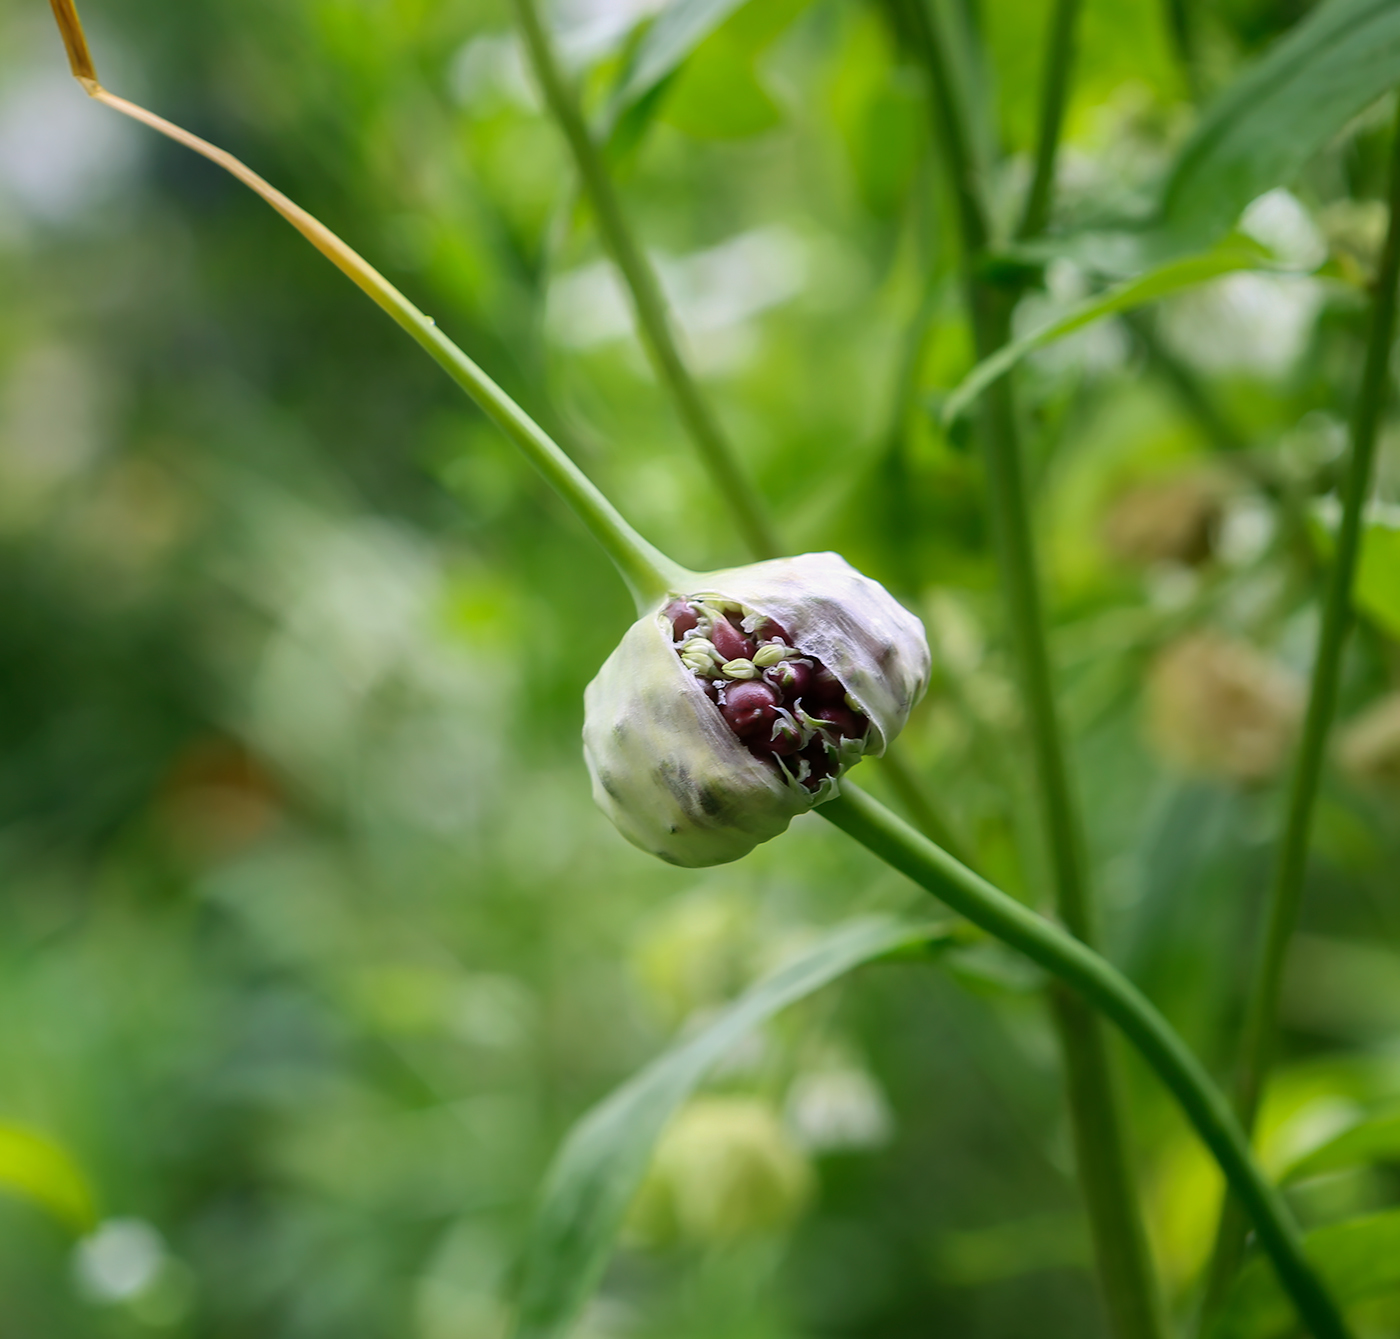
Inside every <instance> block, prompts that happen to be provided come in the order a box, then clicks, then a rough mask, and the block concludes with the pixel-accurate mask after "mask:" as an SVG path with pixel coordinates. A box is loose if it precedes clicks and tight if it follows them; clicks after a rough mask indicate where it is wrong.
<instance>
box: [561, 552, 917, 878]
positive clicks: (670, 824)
mask: <svg viewBox="0 0 1400 1339" xmlns="http://www.w3.org/2000/svg"><path fill="white" fill-rule="evenodd" d="M928 674H929V653H928V644H927V642H926V641H925V638H924V632H923V627H922V625H921V624H920V623H919V621H918V619H916V618H915V617H914V616H913V615H912V614H910V613H908V612H907V611H906V610H905V609H903V608H902V607H901V606H900V605H899V604H898V603H897V602H896V601H895V600H894V599H893V598H892V597H891V596H890V595H889V593H888V592H887V591H886V590H885V589H884V588H883V587H882V586H880V585H879V584H878V583H876V582H874V581H871V580H870V579H869V578H868V577H864V576H862V575H861V574H860V573H859V572H857V571H856V570H855V569H854V568H852V567H851V566H850V565H849V564H848V563H847V562H846V561H845V560H844V559H843V558H841V557H839V556H838V555H836V554H834V553H813V554H804V555H802V556H801V557H797V558H779V559H774V560H772V561H771V562H763V563H754V564H752V565H750V566H747V567H739V568H731V569H728V570H725V571H720V572H710V573H706V574H704V575H702V576H698V577H697V578H696V580H695V586H694V588H693V589H691V590H688V591H681V592H675V593H673V594H672V595H671V596H670V597H669V598H667V599H666V600H664V601H662V602H661V603H660V604H659V606H658V607H657V609H655V610H654V611H652V612H649V613H647V614H645V615H644V616H643V617H642V618H640V619H639V620H638V621H637V622H636V623H635V624H633V625H632V627H631V628H630V629H629V630H628V632H627V634H626V636H625V637H624V638H623V640H622V643H621V645H620V646H619V647H618V648H617V650H616V651H615V652H614V653H613V654H612V655H611V656H610V657H609V658H608V660H607V662H606V663H605V664H604V665H603V667H602V669H601V670H600V671H599V673H598V677H597V678H596V679H595V680H594V681H593V683H591V684H590V685H589V687H588V691H587V693H586V695H585V708H586V710H585V720H584V756H585V758H586V760H587V762H588V766H589V770H590V772H591V773H592V776H593V793H594V797H595V798H596V799H597V801H598V804H599V805H600V807H601V808H602V809H603V811H604V812H605V813H606V814H607V815H608V817H609V818H611V819H612V821H613V822H614V823H615V824H616V825H617V827H618V829H619V831H621V832H622V834H623V835H624V836H625V837H627V838H628V840H629V841H632V842H634V843H635V844H636V845H638V846H640V847H642V849H643V850H647V851H650V852H652V853H653V854H655V855H658V856H660V857H661V858H662V859H663V860H668V861H670V862H671V863H673V864H677V865H687V866H701V865H717V864H723V863H724V862H726V861H729V860H737V859H738V858H739V857H740V856H742V855H745V854H747V853H748V852H749V851H750V850H752V849H753V848H754V847H755V846H757V845H758V844H759V843H760V842H763V841H767V840H768V839H769V838H770V837H776V836H777V835H778V834H779V833H780V832H782V831H784V830H785V829H786V827H787V825H788V824H789V823H790V822H791V821H792V819H793V817H794V816H795V815H797V814H800V813H804V812H805V811H806V810H808V809H810V808H812V807H813V805H816V804H820V803H821V802H822V801H824V800H827V799H830V798H832V797H833V796H834V795H836V794H837V793H838V791H839V785H840V778H841V777H842V775H844V773H845V772H846V771H847V770H849V768H850V767H852V766H853V765H854V764H855V763H856V762H858V761H859V760H860V758H861V757H863V756H865V755H866V754H880V753H883V752H884V749H885V746H886V744H887V743H888V742H889V740H891V739H892V738H893V737H894V736H895V735H896V734H897V733H898V732H899V730H900V729H901V728H902V726H903V725H904V722H905V720H906V719H907V717H908V714H909V711H910V709H911V708H912V707H913V705H914V703H915V702H917V701H918V700H919V698H920V697H921V696H922V694H923V691H924V688H925V686H926V685H927V682H928Z"/></svg>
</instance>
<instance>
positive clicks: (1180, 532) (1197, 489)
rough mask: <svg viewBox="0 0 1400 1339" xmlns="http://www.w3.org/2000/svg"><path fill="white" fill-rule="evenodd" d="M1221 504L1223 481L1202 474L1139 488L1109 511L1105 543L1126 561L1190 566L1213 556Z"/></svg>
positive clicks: (1182, 476)
mask: <svg viewBox="0 0 1400 1339" xmlns="http://www.w3.org/2000/svg"><path fill="white" fill-rule="evenodd" d="M1224 502H1225V487H1224V483H1223V481H1222V480H1221V479H1220V478H1218V477H1217V476H1216V475H1213V474H1208V473H1206V472H1204V471H1200V472H1197V473H1193V474H1182V475H1178V476H1177V477H1175V478H1171V479H1160V480H1157V481H1155V482H1152V483H1144V484H1139V485H1138V486H1136V487H1134V488H1130V489H1128V490H1127V491H1126V492H1124V493H1120V494H1119V495H1118V497H1117V498H1116V499H1115V500H1114V502H1113V504H1112V506H1111V507H1110V508H1109V510H1108V513H1107V515H1106V516H1105V517H1104V522H1103V539H1104V543H1105V544H1106V545H1107V547H1108V550H1109V552H1110V553H1112V554H1113V556H1114V557H1115V558H1120V559H1122V560H1123V561H1124V562H1128V563H1134V564H1138V565H1140V566H1144V567H1149V566H1153V565H1155V564H1157V563H1183V564H1188V565H1190V566H1193V567H1194V566H1196V565H1198V564H1200V563H1203V562H1205V561H1206V559H1207V558H1209V557H1210V556H1211V553H1212V551H1213V549H1214V547H1215V542H1216V539H1217V537H1218V532H1219V528H1220V522H1221V519H1222V512H1223V508H1224Z"/></svg>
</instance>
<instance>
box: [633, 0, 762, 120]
mask: <svg viewBox="0 0 1400 1339" xmlns="http://www.w3.org/2000/svg"><path fill="white" fill-rule="evenodd" d="M743 3H744V0H675V3H674V4H671V5H668V6H667V7H666V8H665V9H664V10H662V12H661V14H660V16H659V17H658V18H657V20H656V22H655V23H653V24H652V25H651V27H650V28H649V29H648V30H647V34H646V36H645V37H643V38H642V40H641V42H640V43H639V44H638V46H637V49H636V51H635V53H634V54H633V57H632V60H631V63H630V64H629V65H628V67H627V72H626V74H625V75H624V76H623V79H622V83H621V86H620V87H619V88H618V90H617V94H616V97H615V99H614V104H613V105H614V109H615V112H614V114H620V113H621V112H622V111H623V110H624V109H625V108H627V107H630V106H631V105H632V104H633V103H634V102H636V101H637V100H638V99H639V98H642V97H644V96H645V95H646V94H647V93H649V92H650V91H651V90H652V89H653V88H655V87H656V85H657V84H659V83H660V82H661V81H662V80H663V79H665V78H666V77H667V76H668V75H669V74H671V72H672V71H674V70H675V69H677V68H678V67H679V66H680V64H681V63H682V62H683V61H684V60H685V59H686V57H687V56H689V55H690V53H691V52H692V51H694V50H695V48H696V47H698V46H699V45H700V43H701V42H703V41H704V40H705V39H706V38H707V37H708V36H709V35H710V34H711V33H712V32H714V30H715V29H716V28H718V27H719V26H720V24H721V23H723V22H724V21H725V19H727V18H728V17H729V16H730V15H731V14H732V13H733V12H734V11H735V10H736V9H738V8H739V6H740V5H742V4H743Z"/></svg>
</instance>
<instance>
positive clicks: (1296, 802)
mask: <svg viewBox="0 0 1400 1339" xmlns="http://www.w3.org/2000/svg"><path fill="white" fill-rule="evenodd" d="M1389 191H1390V224H1389V227H1388V229H1387V231H1386V238H1385V249H1384V251H1383V252H1382V255H1381V264H1380V273H1379V275H1378V276H1377V279H1376V295H1375V304H1374V306H1373V308H1372V312H1371V329H1370V332H1369V335H1368V337H1367V344H1366V364H1365V367H1364V368H1363V370H1362V373H1361V385H1360V388H1359V390H1358V393H1357V399H1356V405H1355V409H1354V411H1353V416H1352V425H1351V459H1350V460H1349V461H1348V463H1347V472H1346V478H1345V480H1344V482H1343V484H1342V525H1341V530H1340V531H1339V533H1338V535H1337V551H1336V553H1335V555H1334V557H1333V561H1332V570H1331V573H1330V577H1329V580H1328V583H1327V591H1326V595H1325V597H1324V601H1323V607H1322V629H1321V632H1320V634H1319V637H1318V644H1317V658H1316V660H1315V661H1314V662H1313V672H1312V684H1311V688H1310V690H1309V693H1308V709H1307V714H1306V716H1305V717H1304V720H1303V733H1302V737H1301V739H1300V741H1299V745H1298V752H1297V756H1296V758H1295V760H1294V765H1293V774H1292V778H1291V780H1290V782H1289V788H1288V808H1287V815H1286V818H1285V820H1284V827H1283V836H1282V838H1281V839H1280V842H1279V851H1278V859H1277V861H1276V863H1275V865H1274V878H1273V882H1272V885H1271V887H1270V889H1269V899H1268V904H1267V908H1268V909H1267V912H1266V920H1265V928H1264V940H1263V944H1262V946H1261V949H1260V954H1259V959H1258V963H1257V965H1256V968H1255V973H1254V977H1253V979H1252V981H1251V983H1250V987H1249V996H1248V1002H1247V1004H1246V1007H1245V1017H1244V1027H1243V1030H1242V1033H1241V1039H1240V1054H1239V1061H1238V1069H1237V1072H1236V1087H1235V1110H1236V1111H1237V1112H1238V1113H1239V1117H1240V1122H1241V1124H1243V1125H1244V1127H1245V1129H1247V1130H1252V1129H1253V1128H1254V1121H1255V1117H1256V1115H1257V1114H1258V1110H1259V1100H1260V1096H1261V1095H1262V1093H1263V1089H1264V1083H1265V1081H1266V1079H1267V1078H1268V1073H1269V1066H1270V1064H1271V1062H1272V1059H1273V1051H1274V1042H1275V1037H1276V1033H1277V1028H1278V1002H1279V989H1280V985H1281V982H1282V979H1283V969H1284V963H1285V961H1286V959H1287V956H1288V943H1289V940H1290V939H1291V938H1292V935H1293V930H1294V928H1295V926H1296V925H1297V922H1298V908H1299V904H1300V903H1301V901H1302V896H1303V881H1304V877H1305V875H1306V873H1307V865H1308V842H1309V838H1310V836H1311V833H1312V817H1313V810H1314V808H1315V806H1316V802H1317V792H1318V786H1319V783H1320V781H1321V777H1322V764H1323V759H1324V757H1325V754H1326V749H1327V735H1328V731H1329V730H1330V728H1331V725H1332V717H1333V715H1334V713H1335V711H1336V706H1337V685H1338V682H1339V680H1340V678H1341V670H1342V652H1343V650H1344V649H1345V647H1346V638H1347V632H1348V631H1349V630H1350V627H1351V588H1352V582H1353V580H1354V578H1355V575H1356V565H1357V561H1358V559H1359V557H1360V553H1361V525H1362V517H1363V512H1364V510H1365V505H1366V499H1367V496H1368V495H1369V493H1370V491H1371V474H1372V468H1373V465H1374V462H1375V455H1376V439H1377V437H1378V435H1379V429H1380V423H1381V418H1382V416H1383V415H1384V413H1385V406H1386V401H1387V399H1388V397H1389V375H1390V373H1389V368H1390V352H1391V346H1392V345H1393V344H1394V342H1395V313H1396V289H1397V285H1400V114H1397V117H1396V123H1395V130H1394V132H1393V138H1392V141H1391V157H1390V186H1389ZM1243 1235H1244V1234H1243V1231H1242V1229H1241V1227H1240V1225H1239V1223H1238V1214H1237V1212H1232V1211H1231V1209H1230V1207H1229V1202H1228V1201H1227V1204H1226V1207H1225V1211H1224V1212H1223V1213H1222V1215H1221V1222H1220V1229H1219V1232H1218V1233H1217V1236H1216V1246H1215V1254H1214V1256H1213V1258H1212V1260H1211V1270H1210V1275H1209V1281H1208V1285H1207V1291H1206V1304H1205V1306H1206V1314H1207V1315H1209V1314H1211V1313H1212V1312H1213V1310H1214V1309H1215V1308H1216V1307H1218V1305H1219V1303H1220V1301H1221V1300H1222V1298H1223V1295H1224V1292H1225V1289H1226V1288H1227V1287H1228V1286H1229V1283H1230V1281H1231V1279H1233V1277H1234V1275H1235V1272H1236V1270H1237V1269H1238V1267H1239V1262H1240V1260H1241V1258H1242V1256H1243V1251H1244V1240H1243Z"/></svg>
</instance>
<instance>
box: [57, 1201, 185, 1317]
mask: <svg viewBox="0 0 1400 1339" xmlns="http://www.w3.org/2000/svg"><path fill="white" fill-rule="evenodd" d="M165 1259H166V1254H165V1242H164V1241H163V1240H162V1239H161V1235H160V1233H159V1232H157V1231H156V1230H155V1228H154V1227H152V1226H151V1225H150V1224H149V1223H147V1222H145V1221H144V1220H142V1219H140V1218H109V1219H108V1220H107V1221H106V1222H105V1223H103V1224H102V1225H101V1226H100V1227H99V1228H98V1229H97V1230H96V1231H95V1232H93V1233H92V1234H91V1235H89V1236H87V1237H84V1238H83V1239H82V1241H80V1242H79V1243H78V1246H77V1250H76V1252H75V1254H74V1257H73V1271H74V1274H75V1276H76V1278H77V1282H78V1287H79V1289H80V1290H81V1291H82V1293H83V1294H84V1295H85V1296H86V1297H88V1298H90V1299H91V1300H93V1301H95V1302H126V1301H129V1300H131V1299H132V1298H134V1297H137V1296H139V1295H140V1294H141V1293H143V1292H145V1291H146V1289H147V1288H149V1287H150V1286H151V1285H152V1284H153V1283H154V1282H155V1281H156V1278H157V1277H158V1275H159V1274H160V1272H161V1267H162V1265H163V1264H164V1263H165Z"/></svg>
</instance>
